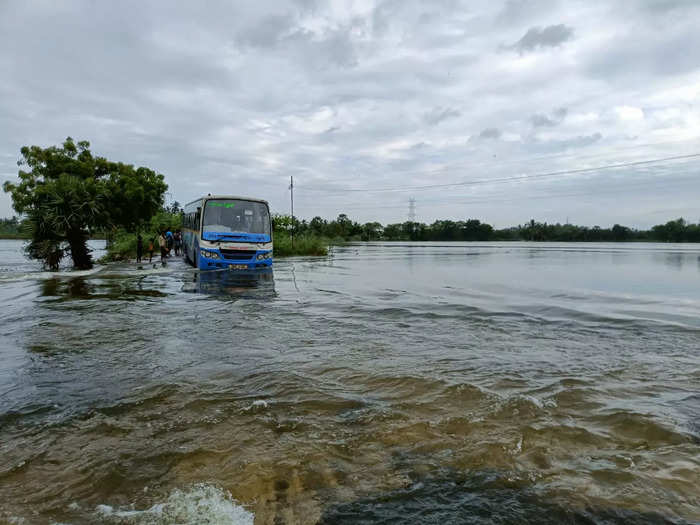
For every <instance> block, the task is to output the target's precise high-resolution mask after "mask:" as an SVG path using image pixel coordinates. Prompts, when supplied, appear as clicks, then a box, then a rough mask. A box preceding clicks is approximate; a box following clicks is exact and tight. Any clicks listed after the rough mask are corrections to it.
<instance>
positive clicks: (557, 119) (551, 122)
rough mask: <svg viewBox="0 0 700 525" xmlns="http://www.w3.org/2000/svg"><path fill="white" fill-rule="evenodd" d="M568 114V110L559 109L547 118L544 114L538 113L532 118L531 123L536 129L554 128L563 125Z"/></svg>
mask: <svg viewBox="0 0 700 525" xmlns="http://www.w3.org/2000/svg"><path fill="white" fill-rule="evenodd" d="M566 114H567V109H566V108H558V109H555V110H554V111H553V112H552V116H551V117H550V116H547V115H544V114H542V113H536V114H535V115H532V117H530V122H532V125H533V126H534V127H536V128H539V127H554V126H558V125H559V124H561V121H562V120H564V118H565V117H566Z"/></svg>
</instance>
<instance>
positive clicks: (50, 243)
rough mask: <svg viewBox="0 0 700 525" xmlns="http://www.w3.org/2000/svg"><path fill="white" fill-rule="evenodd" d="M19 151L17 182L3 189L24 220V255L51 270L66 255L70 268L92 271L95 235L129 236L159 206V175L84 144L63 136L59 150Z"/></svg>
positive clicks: (163, 186)
mask: <svg viewBox="0 0 700 525" xmlns="http://www.w3.org/2000/svg"><path fill="white" fill-rule="evenodd" d="M20 151H21V154H22V159H21V160H20V161H19V162H18V163H17V165H18V166H20V170H19V179H20V181H19V183H16V184H15V183H12V182H10V181H7V182H5V184H4V185H3V189H4V190H5V192H6V193H10V194H11V196H12V205H13V207H14V209H15V210H16V211H17V212H18V213H20V214H24V215H26V218H27V221H28V225H29V232H30V236H31V240H30V242H29V245H28V246H27V248H26V250H27V253H28V255H29V256H30V257H33V258H35V259H40V260H41V261H43V263H44V265H45V266H47V267H49V268H51V269H57V268H58V265H59V263H60V261H61V259H62V258H63V257H64V256H65V255H67V254H70V256H71V258H72V260H73V266H74V267H75V268H78V269H89V268H91V267H92V257H91V255H90V250H89V249H88V247H87V240H88V238H89V237H90V235H91V234H92V233H93V232H94V231H96V230H108V229H113V228H118V227H122V228H125V229H126V230H128V231H134V230H136V229H138V228H140V227H141V226H142V225H143V224H145V223H146V222H148V221H149V220H150V218H151V217H152V216H153V215H154V214H155V213H156V212H158V211H159V210H160V209H161V208H162V206H163V194H164V193H165V190H167V188H168V186H167V184H165V182H164V180H163V175H160V174H157V173H156V172H155V171H153V170H150V169H148V168H143V167H140V168H134V167H133V166H132V165H130V164H123V163H121V162H112V161H108V160H107V159H105V158H103V157H94V156H93V155H92V153H91V152H90V143H89V142H87V141H80V142H77V143H76V142H74V141H73V139H72V138H70V137H68V138H67V139H66V141H65V142H64V143H63V144H62V146H61V147H57V146H51V147H49V148H44V149H42V148H40V147H39V146H25V147H23V148H22V149H21V150H20ZM25 167H26V168H28V170H25V169H22V168H25Z"/></svg>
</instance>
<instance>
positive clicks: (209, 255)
mask: <svg viewBox="0 0 700 525" xmlns="http://www.w3.org/2000/svg"><path fill="white" fill-rule="evenodd" d="M199 254H200V255H201V256H202V257H207V258H209V259H218V258H219V254H218V253H216V252H209V251H207V250H199Z"/></svg>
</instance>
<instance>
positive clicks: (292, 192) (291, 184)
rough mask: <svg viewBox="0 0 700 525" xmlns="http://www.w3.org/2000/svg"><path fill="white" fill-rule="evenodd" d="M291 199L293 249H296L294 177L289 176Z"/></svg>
mask: <svg viewBox="0 0 700 525" xmlns="http://www.w3.org/2000/svg"><path fill="white" fill-rule="evenodd" d="M289 198H290V201H291V205H292V248H294V176H292V175H290V176H289Z"/></svg>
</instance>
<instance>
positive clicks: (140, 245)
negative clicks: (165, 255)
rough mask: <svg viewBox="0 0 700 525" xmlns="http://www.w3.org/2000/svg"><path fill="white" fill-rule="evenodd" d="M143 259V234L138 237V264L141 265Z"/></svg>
mask: <svg viewBox="0 0 700 525" xmlns="http://www.w3.org/2000/svg"><path fill="white" fill-rule="evenodd" d="M142 257H143V237H141V234H140V233H139V234H138V235H137V236H136V262H137V263H140V262H141V258H142Z"/></svg>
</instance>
